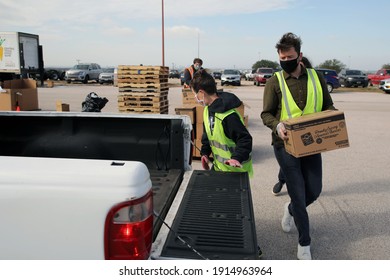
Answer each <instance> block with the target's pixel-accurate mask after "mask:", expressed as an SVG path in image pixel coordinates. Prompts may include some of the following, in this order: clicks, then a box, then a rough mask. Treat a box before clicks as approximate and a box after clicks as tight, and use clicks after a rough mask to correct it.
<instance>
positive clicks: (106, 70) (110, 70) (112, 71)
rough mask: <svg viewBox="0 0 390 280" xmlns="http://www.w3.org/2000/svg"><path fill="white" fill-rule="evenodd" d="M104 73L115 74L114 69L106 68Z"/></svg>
mask: <svg viewBox="0 0 390 280" xmlns="http://www.w3.org/2000/svg"><path fill="white" fill-rule="evenodd" d="M103 72H104V73H114V68H105V69H103Z"/></svg>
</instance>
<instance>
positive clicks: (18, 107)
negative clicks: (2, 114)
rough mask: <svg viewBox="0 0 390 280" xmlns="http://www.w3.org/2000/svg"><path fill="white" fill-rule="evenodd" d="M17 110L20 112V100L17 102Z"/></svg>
mask: <svg viewBox="0 0 390 280" xmlns="http://www.w3.org/2000/svg"><path fill="white" fill-rule="evenodd" d="M15 111H17V112H20V106H19V102H16V110H15Z"/></svg>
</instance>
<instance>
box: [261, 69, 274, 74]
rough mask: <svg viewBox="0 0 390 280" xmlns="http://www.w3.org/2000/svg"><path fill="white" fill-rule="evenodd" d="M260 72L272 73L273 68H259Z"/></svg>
mask: <svg viewBox="0 0 390 280" xmlns="http://www.w3.org/2000/svg"><path fill="white" fill-rule="evenodd" d="M260 72H261V73H270V74H272V73H273V72H274V70H272V69H260Z"/></svg>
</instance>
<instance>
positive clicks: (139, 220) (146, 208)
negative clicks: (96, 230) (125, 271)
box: [104, 191, 153, 260]
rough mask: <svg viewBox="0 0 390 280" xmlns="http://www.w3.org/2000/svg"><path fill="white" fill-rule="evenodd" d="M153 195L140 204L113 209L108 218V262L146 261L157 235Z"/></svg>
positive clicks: (140, 199) (122, 204)
mask: <svg viewBox="0 0 390 280" xmlns="http://www.w3.org/2000/svg"><path fill="white" fill-rule="evenodd" d="M152 198H153V197H152V191H150V192H149V193H148V194H146V195H145V196H144V197H142V198H139V199H137V200H132V201H126V202H123V203H120V204H118V205H115V206H114V207H113V208H111V210H110V212H109V213H108V215H107V218H106V224H105V232H104V254H105V259H106V260H145V259H147V258H148V257H149V254H150V249H151V246H152V235H153V199H152Z"/></svg>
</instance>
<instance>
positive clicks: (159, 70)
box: [118, 65, 169, 75]
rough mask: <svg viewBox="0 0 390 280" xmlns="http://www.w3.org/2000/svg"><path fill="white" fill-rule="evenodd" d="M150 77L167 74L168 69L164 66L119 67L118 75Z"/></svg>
mask: <svg viewBox="0 0 390 280" xmlns="http://www.w3.org/2000/svg"><path fill="white" fill-rule="evenodd" d="M123 74H124V75H151V74H163V75H164V74H165V75H168V74H169V67H165V66H133V65H119V66H118V75H123Z"/></svg>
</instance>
